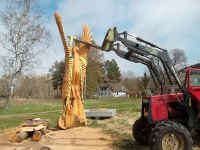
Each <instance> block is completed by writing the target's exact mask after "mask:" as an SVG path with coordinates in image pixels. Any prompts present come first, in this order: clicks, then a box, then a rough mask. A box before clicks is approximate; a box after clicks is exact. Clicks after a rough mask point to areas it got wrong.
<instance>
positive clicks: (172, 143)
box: [77, 27, 200, 150]
mask: <svg viewBox="0 0 200 150" xmlns="http://www.w3.org/2000/svg"><path fill="white" fill-rule="evenodd" d="M77 41H79V42H81V43H84V44H88V45H90V46H93V47H95V48H98V49H101V50H103V51H107V52H109V51H114V52H115V53H116V54H117V55H118V56H120V57H121V58H124V59H126V60H129V61H131V62H134V63H141V64H144V65H145V66H147V67H148V69H149V71H150V74H151V76H152V80H153V81H154V83H155V88H156V89H157V90H159V94H156V95H152V94H148V95H144V96H143V98H142V109H141V110H142V111H141V117H140V118H139V119H138V120H137V121H136V122H135V124H134V125H133V136H134V138H135V139H136V141H137V142H139V143H141V144H149V145H150V148H151V150H192V145H193V141H194V138H192V133H195V134H196V135H198V134H199V133H200V124H199V122H200V69H198V68H195V67H192V66H191V67H188V68H185V69H183V70H182V74H184V79H182V78H181V77H180V75H179V74H178V73H177V72H176V70H175V68H174V65H173V63H172V60H171V59H170V57H169V54H168V51H167V50H166V49H163V48H160V47H158V46H157V45H155V44H153V43H151V42H148V41H145V40H144V39H142V38H140V37H137V36H135V35H131V34H128V33H127V32H126V31H125V32H122V33H118V32H117V29H116V27H113V28H110V29H109V30H108V31H107V34H106V36H105V39H104V42H103V44H102V46H101V47H100V46H97V45H93V44H91V43H89V42H85V41H81V40H77ZM121 45H124V46H125V47H126V48H121Z"/></svg>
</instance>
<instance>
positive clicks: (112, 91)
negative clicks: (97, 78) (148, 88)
mask: <svg viewBox="0 0 200 150" xmlns="http://www.w3.org/2000/svg"><path fill="white" fill-rule="evenodd" d="M95 95H96V96H97V97H99V98H101V97H127V96H128V92H127V89H126V88H125V87H124V86H123V85H122V84H121V83H110V82H109V81H108V80H104V83H103V84H101V85H100V86H99V87H98V88H97V93H96V94H95Z"/></svg>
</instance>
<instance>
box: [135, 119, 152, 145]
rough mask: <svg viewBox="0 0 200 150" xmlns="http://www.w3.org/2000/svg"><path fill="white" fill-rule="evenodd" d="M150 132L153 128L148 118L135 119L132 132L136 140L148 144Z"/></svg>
mask: <svg viewBox="0 0 200 150" xmlns="http://www.w3.org/2000/svg"><path fill="white" fill-rule="evenodd" d="M150 132H151V129H150V127H149V126H148V122H147V120H146V119H143V118H140V119H138V120H136V121H135V123H134V125H133V129H132V134H133V137H134V138H135V140H136V142H138V143H140V144H142V145H148V143H149V135H150Z"/></svg>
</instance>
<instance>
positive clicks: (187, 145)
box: [149, 121, 193, 150]
mask: <svg viewBox="0 0 200 150" xmlns="http://www.w3.org/2000/svg"><path fill="white" fill-rule="evenodd" d="M149 143H150V148H151V150H192V145H193V141H192V137H191V135H190V132H189V131H188V130H187V129H186V128H185V127H184V126H183V125H182V124H180V123H176V122H173V121H161V122H159V123H157V124H156V126H155V127H154V128H153V129H152V131H151V136H150V141H149Z"/></svg>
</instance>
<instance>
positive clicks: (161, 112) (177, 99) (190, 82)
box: [142, 67, 200, 122]
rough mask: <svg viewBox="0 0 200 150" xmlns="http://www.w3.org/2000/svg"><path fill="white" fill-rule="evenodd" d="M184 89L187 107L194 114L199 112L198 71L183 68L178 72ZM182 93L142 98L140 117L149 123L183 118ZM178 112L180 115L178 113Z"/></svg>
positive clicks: (185, 113)
mask: <svg viewBox="0 0 200 150" xmlns="http://www.w3.org/2000/svg"><path fill="white" fill-rule="evenodd" d="M180 78H181V81H182V84H183V86H184V88H185V89H186V90H187V91H188V93H189V94H190V99H189V105H190V106H191V107H193V108H194V111H195V112H196V114H197V113H198V112H200V69H199V68H194V67H188V68H184V69H183V70H181V72H180ZM184 96H185V95H184V93H182V92H180V91H179V92H173V93H167V94H161V95H153V96H144V97H143V98H142V116H143V117H148V120H149V121H150V122H154V121H160V120H168V119H169V118H176V119H177V118H180V119H181V118H184V116H187V112H186V109H185V108H184V107H183V103H184ZM179 112H180V113H179Z"/></svg>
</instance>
